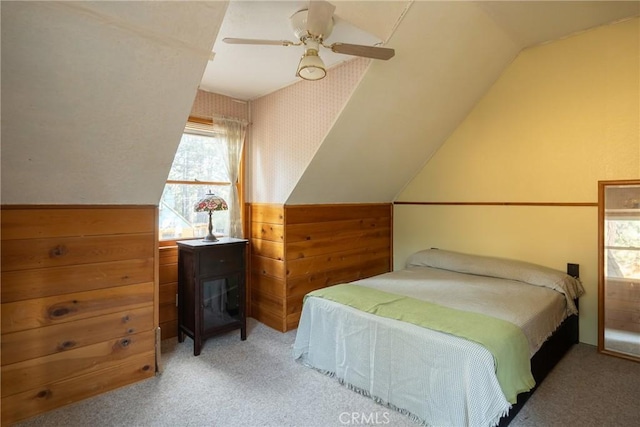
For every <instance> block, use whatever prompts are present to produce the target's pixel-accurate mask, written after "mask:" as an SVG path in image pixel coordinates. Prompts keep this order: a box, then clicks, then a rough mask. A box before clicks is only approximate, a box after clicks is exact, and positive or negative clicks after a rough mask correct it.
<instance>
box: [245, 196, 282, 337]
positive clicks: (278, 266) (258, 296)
mask: <svg viewBox="0 0 640 427" xmlns="http://www.w3.org/2000/svg"><path fill="white" fill-rule="evenodd" d="M249 209H250V215H249V217H250V218H251V225H250V235H249V236H250V240H251V244H250V247H251V256H250V257H249V258H250V265H251V270H250V280H249V282H250V290H249V293H250V301H251V304H250V307H251V308H250V312H251V317H253V318H255V319H257V320H259V321H260V322H262V323H264V324H266V325H268V326H270V327H272V328H274V329H276V330H278V331H286V330H287V329H286V314H285V298H286V292H285V289H286V273H285V262H284V259H285V258H284V206H282V205H268V204H251V205H250V208H249Z"/></svg>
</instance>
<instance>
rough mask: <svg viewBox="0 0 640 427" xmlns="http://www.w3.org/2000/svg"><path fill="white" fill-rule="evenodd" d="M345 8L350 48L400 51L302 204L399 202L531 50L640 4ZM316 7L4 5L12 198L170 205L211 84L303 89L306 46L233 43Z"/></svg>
mask: <svg viewBox="0 0 640 427" xmlns="http://www.w3.org/2000/svg"><path fill="white" fill-rule="evenodd" d="M335 3H336V6H337V9H336V14H337V16H338V17H339V18H340V19H343V20H344V21H347V22H349V23H351V24H352V25H351V27H348V26H347V28H345V31H346V32H345V33H344V35H341V34H340V32H339V31H338V29H336V33H335V34H334V35H335V36H336V37H338V36H339V37H340V38H342V37H344V39H342V40H340V41H344V42H351V43H362V44H364V43H366V40H369V41H370V42H375V40H382V41H384V42H385V45H386V46H387V47H392V48H394V49H395V50H396V56H395V57H394V58H392V59H391V60H389V61H373V62H372V64H371V66H370V67H369V68H368V70H367V71H366V73H365V75H364V77H363V79H362V81H361V82H360V84H359V85H358V87H357V88H356V90H355V91H354V93H353V96H352V97H351V98H350V100H349V101H348V102H347V104H346V105H345V107H344V109H343V111H342V113H341V114H340V116H339V117H337V118H336V121H335V124H334V126H333V127H332V128H331V130H330V131H329V132H328V134H327V135H326V137H325V138H324V139H323V141H321V143H320V142H319V144H320V146H319V148H318V150H317V152H316V154H315V156H314V157H313V159H309V164H308V166H307V167H306V169H305V171H304V173H303V175H302V177H301V178H300V179H299V181H298V182H297V183H296V185H295V188H294V189H293V191H292V193H291V195H290V196H289V198H288V200H287V203H325V202H360V201H362V202H367V201H391V200H393V199H394V197H395V195H396V194H398V192H399V191H401V190H402V188H403V187H404V186H405V185H406V184H407V182H409V181H410V179H411V178H412V177H413V176H414V175H415V174H416V173H417V172H418V171H419V170H420V168H421V167H422V165H424V163H425V162H426V161H427V160H428V159H429V158H430V156H431V155H432V154H433V152H434V150H436V149H437V147H439V145H440V144H442V143H443V142H444V141H445V140H446V138H447V136H448V135H450V134H451V132H452V131H453V130H454V129H455V127H456V126H457V125H458V124H459V123H460V122H461V121H462V120H463V119H464V117H465V115H466V114H467V113H468V112H469V111H470V109H471V108H472V107H473V105H475V103H476V102H477V101H478V100H479V99H480V97H481V96H482V95H483V94H484V93H485V92H486V90H487V89H488V88H489V87H490V85H491V84H492V83H493V82H494V81H495V80H496V79H498V78H499V76H500V74H501V73H502V71H503V70H504V68H505V67H506V66H507V65H508V64H509V63H510V62H511V61H512V60H513V58H515V56H516V55H517V54H518V53H519V52H520V51H521V50H522V49H523V48H526V47H527V46H531V45H533V44H537V43H542V42H545V41H548V40H553V39H557V38H559V37H564V36H567V35H569V34H572V33H575V32H577V31H583V30H586V29H588V28H592V27H594V26H598V25H602V24H606V23H609V22H613V21H616V20H619V19H623V18H626V17H629V16H633V15H637V14H638V5H639V4H640V3H638V2H637V1H633V2H628V1H622V2H613V1H593V2H592V1H587V2H574V1H568V2H560V1H547V2H521V1H518V2H458V1H451V2H431V1H424V2H423V1H415V2H407V1H380V2H368V1H352V2H349V1H346V2H341V1H336V2H335ZM301 6H302V7H303V6H304V2H302V3H300V2H297V1H295V2H269V1H263V2H254V3H251V4H250V3H248V2H236V1H232V2H231V4H229V5H228V4H227V2H223V1H211V2H199V1H186V2H115V1H114V2H112V1H106V2H100V1H93V2H57V1H51V2H7V1H4V2H1V3H0V7H1V12H2V13H1V20H2V23H1V24H2V25H1V31H2V38H1V42H2V50H1V54H2V60H1V66H2V73H1V74H2V75H1V78H2V99H1V102H2V106H1V110H2V158H1V172H2V176H1V181H2V203H6V204H157V203H158V201H159V199H160V195H161V193H162V189H163V187H164V181H165V179H166V176H167V173H168V170H169V168H170V165H171V162H172V159H173V155H174V153H175V149H176V147H177V144H178V142H179V139H180V134H181V132H182V130H183V126H184V123H185V121H186V119H187V117H188V115H189V112H190V111H191V106H192V103H193V100H194V97H195V93H196V91H197V89H198V86H200V87H202V88H205V89H208V90H212V91H215V92H218V93H222V94H229V95H231V96H234V97H238V98H241V99H255V98H256V97H260V96H262V95H264V94H267V93H270V92H272V91H274V90H277V89H278V88H281V87H283V86H284V85H288V84H291V83H292V82H295V81H297V79H296V78H295V77H292V74H293V73H294V72H295V70H294V69H295V65H296V64H297V61H298V58H299V55H300V52H296V50H295V48H291V47H289V48H285V47H282V48H280V47H275V46H266V47H262V48H260V49H265V50H263V51H262V52H266V49H268V52H269V53H268V54H265V53H262V54H260V53H258V51H255V53H253V51H244V50H243V51H241V50H240V49H235V50H229V51H227V52H225V51H224V48H223V47H221V46H220V44H219V40H220V39H221V38H222V37H227V36H232V37H245V38H246V37H267V38H286V39H290V38H291V36H292V33H291V32H290V30H289V29H288V22H287V19H286V18H287V17H288V15H289V13H292V12H294V11H295V10H297V9H298V8H300V7H301ZM407 8H408V9H407ZM258 12H262V13H266V14H267V15H262V17H259V16H258V17H257V18H256V16H254V13H258ZM405 12H406V13H405ZM276 15H277V17H278V18H277V17H276ZM283 17H284V18H283ZM270 31H273V32H270ZM227 32H228V33H227ZM278 32H281V33H278ZM358 34H359V35H358ZM352 35H353V37H354V39H351V38H347V37H352ZM356 36H357V37H363V38H362V39H359V38H358V39H356V38H355V37H356ZM367 37H368V38H367ZM360 40H365V41H360ZM238 47H242V48H247V47H246V46H236V48H238ZM249 49H252V48H249ZM212 50H213V51H216V53H217V54H216V57H215V58H214V60H213V61H208V58H209V56H210V53H211V51H212ZM287 50H290V51H291V52H292V53H290V55H292V58H293V59H290V60H287V59H285V57H283V56H281V55H289V53H287ZM259 55H264V56H260V57H259V58H258V56H259ZM322 55H323V57H325V53H324V52H323V53H322ZM243 57H249V58H254V59H255V58H258V59H259V60H258V62H257V63H253V64H251V63H248V64H245V63H243V62H242V58H243ZM345 59H346V58H344V57H343V58H338V59H336V61H338V62H339V61H343V60H345ZM325 60H326V61H329V57H328V56H326V57H325ZM287 61H292V62H287ZM225 63H226V64H227V65H226V66H223V65H224V64H225ZM216 64H218V65H216ZM225 67H227V68H228V69H227V71H226V73H223V72H222V71H221V70H222V69H223V68H225ZM278 67H282V68H280V70H281V71H275V70H278ZM229 70H231V71H229ZM211 72H214V73H218V72H219V73H220V74H217V75H214V76H210V74H209V73H211ZM203 75H204V78H203ZM263 77H264V78H263ZM234 88H235V89H234ZM232 91H233V92H232ZM347 182H348V183H349V185H345V183H347Z"/></svg>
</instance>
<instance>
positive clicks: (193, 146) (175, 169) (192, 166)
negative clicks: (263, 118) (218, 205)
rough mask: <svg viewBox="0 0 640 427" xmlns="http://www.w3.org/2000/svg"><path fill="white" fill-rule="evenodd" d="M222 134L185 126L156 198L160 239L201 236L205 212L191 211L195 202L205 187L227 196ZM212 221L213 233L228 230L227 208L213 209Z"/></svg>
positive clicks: (227, 231)
mask: <svg viewBox="0 0 640 427" xmlns="http://www.w3.org/2000/svg"><path fill="white" fill-rule="evenodd" d="M209 126H210V125H209ZM222 136H223V134H221V133H220V132H215V131H211V130H209V131H205V130H202V129H192V128H190V127H187V128H186V129H185V132H184V134H183V135H182V139H181V140H180V145H179V146H178V150H177V152H176V155H175V157H174V159H173V164H172V166H171V171H170V172H169V177H168V178H167V183H166V185H165V187H164V191H163V193H162V198H161V199H160V207H159V228H160V240H180V239H189V238H195V237H204V236H205V235H206V234H207V228H208V224H209V214H208V213H206V212H194V210H193V207H194V205H195V204H196V202H197V201H198V200H199V199H200V198H202V197H203V196H204V195H205V194H206V193H207V192H209V191H212V192H214V193H216V194H217V195H219V196H221V197H222V198H223V199H225V200H227V201H228V200H229V192H230V186H231V183H230V182H229V178H228V175H227V169H226V166H225V158H226V156H227V148H226V144H225V143H224V140H223V139H222V138H221V137H222ZM212 222H213V233H214V234H215V235H217V236H220V235H228V234H229V211H216V212H213V213H212Z"/></svg>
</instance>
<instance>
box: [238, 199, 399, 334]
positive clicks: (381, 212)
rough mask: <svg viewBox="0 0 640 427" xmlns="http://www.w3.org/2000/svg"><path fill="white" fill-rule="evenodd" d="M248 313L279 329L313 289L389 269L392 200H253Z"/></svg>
mask: <svg viewBox="0 0 640 427" xmlns="http://www.w3.org/2000/svg"><path fill="white" fill-rule="evenodd" d="M250 211H251V214H250V218H251V235H250V237H251V290H250V293H251V313H252V314H251V315H252V317H254V318H256V319H257V320H259V321H261V322H263V323H265V324H267V325H269V326H271V327H272V328H274V329H277V330H280V331H287V330H290V329H294V328H296V327H297V325H298V321H299V320H300V314H301V311H302V300H303V298H304V295H305V294H306V293H308V292H310V291H313V290H315V289H319V288H323V287H327V286H331V285H335V284H338V283H345V282H350V281H353V280H358V279H362V278H365V277H370V276H374V275H376V274H381V273H385V272H388V271H391V268H392V255H391V254H392V205H391V204H387V203H384V204H340V205H291V206H278V205H267V204H252V205H251V207H250Z"/></svg>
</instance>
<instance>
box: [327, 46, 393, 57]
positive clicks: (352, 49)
mask: <svg viewBox="0 0 640 427" xmlns="http://www.w3.org/2000/svg"><path fill="white" fill-rule="evenodd" d="M327 47H328V48H329V49H331V50H332V51H334V52H336V53H344V54H345V55H354V56H364V57H365V58H373V59H384V60H387V59H391V58H393V55H395V54H396V51H395V50H393V49H389V48H388V47H375V46H363V45H359V44H349V43H334V44H332V45H331V46H327Z"/></svg>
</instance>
